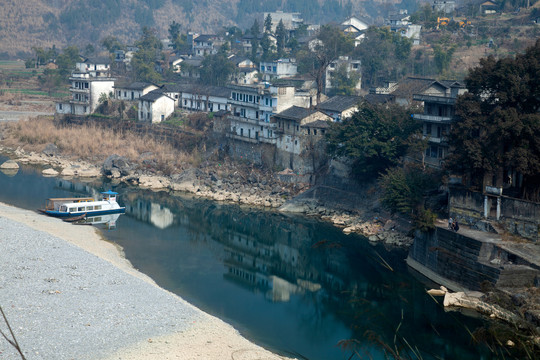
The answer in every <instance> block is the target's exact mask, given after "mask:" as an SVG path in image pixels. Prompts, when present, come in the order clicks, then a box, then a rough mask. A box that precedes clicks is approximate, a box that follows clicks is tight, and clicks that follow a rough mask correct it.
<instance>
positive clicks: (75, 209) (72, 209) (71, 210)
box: [69, 207, 77, 212]
mask: <svg viewBox="0 0 540 360" xmlns="http://www.w3.org/2000/svg"><path fill="white" fill-rule="evenodd" d="M75 211H77V208H74V207H72V208H69V212H75Z"/></svg>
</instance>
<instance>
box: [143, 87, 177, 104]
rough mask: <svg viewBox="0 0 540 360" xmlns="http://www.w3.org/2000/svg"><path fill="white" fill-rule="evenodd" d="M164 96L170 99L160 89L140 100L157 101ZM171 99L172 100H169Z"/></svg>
mask: <svg viewBox="0 0 540 360" xmlns="http://www.w3.org/2000/svg"><path fill="white" fill-rule="evenodd" d="M162 96H165V97H168V96H167V95H165V94H164V93H163V92H162V91H161V89H158V90H153V91H150V92H149V93H148V94H146V95H144V96H141V97H140V98H139V100H143V101H152V102H154V101H156V100H157V99H159V98H160V97H162ZM169 99H170V98H169Z"/></svg>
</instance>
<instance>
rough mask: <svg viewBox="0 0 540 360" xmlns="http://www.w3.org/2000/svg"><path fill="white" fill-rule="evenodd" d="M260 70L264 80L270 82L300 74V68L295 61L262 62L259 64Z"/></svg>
mask: <svg viewBox="0 0 540 360" xmlns="http://www.w3.org/2000/svg"><path fill="white" fill-rule="evenodd" d="M259 70H260V73H261V74H262V76H263V80H265V81H270V80H273V79H281V78H284V77H290V76H295V75H296V74H297V73H298V66H297V65H296V61H295V60H294V59H278V60H276V61H262V62H261V63H260V64H259Z"/></svg>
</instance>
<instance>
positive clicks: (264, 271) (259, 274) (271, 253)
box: [223, 233, 321, 301]
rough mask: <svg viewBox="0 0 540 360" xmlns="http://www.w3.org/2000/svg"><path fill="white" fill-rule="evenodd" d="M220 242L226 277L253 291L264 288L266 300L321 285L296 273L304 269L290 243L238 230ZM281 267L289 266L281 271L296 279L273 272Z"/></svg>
mask: <svg viewBox="0 0 540 360" xmlns="http://www.w3.org/2000/svg"><path fill="white" fill-rule="evenodd" d="M223 242H225V243H226V246H225V253H226V255H227V256H226V260H225V265H226V266H227V268H228V273H227V274H226V276H225V277H226V278H229V279H231V280H235V281H237V282H240V283H242V284H244V285H247V286H248V287H249V288H251V289H252V290H253V291H255V292H258V291H261V292H264V293H265V297H266V298H267V299H268V300H271V301H289V300H290V297H291V295H292V294H303V293H305V292H306V291H309V292H316V291H318V290H320V289H321V285H320V284H318V283H315V282H312V281H309V280H307V279H301V278H300V277H298V275H299V273H305V271H303V270H302V269H303V267H301V266H299V250H298V249H295V248H293V247H292V246H289V245H286V244H283V243H279V242H276V243H274V244H265V243H261V242H257V241H256V240H255V239H254V238H253V237H251V236H246V235H243V234H238V233H234V234H228V236H227V235H226V236H225V237H224V238H223ZM282 269H288V270H289V271H287V272H286V273H285V274H284V275H285V276H287V277H288V278H290V279H296V281H295V282H296V283H293V282H291V281H289V280H286V279H284V278H283V277H282V276H278V275H276V273H278V272H279V273H281V272H282V271H280V270H282ZM292 269H297V271H294V270H292ZM291 270H292V271H291Z"/></svg>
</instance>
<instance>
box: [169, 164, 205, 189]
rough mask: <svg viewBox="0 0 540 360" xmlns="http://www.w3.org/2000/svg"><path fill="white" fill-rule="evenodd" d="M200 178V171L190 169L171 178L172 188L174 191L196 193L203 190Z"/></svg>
mask: <svg viewBox="0 0 540 360" xmlns="http://www.w3.org/2000/svg"><path fill="white" fill-rule="evenodd" d="M200 176H201V172H200V170H198V169H188V170H186V171H183V172H182V173H180V174H174V175H172V176H171V185H170V188H171V189H172V190H174V191H185V192H190V193H196V192H197V191H198V190H199V189H200V188H201V182H200V180H199V177H200Z"/></svg>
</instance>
